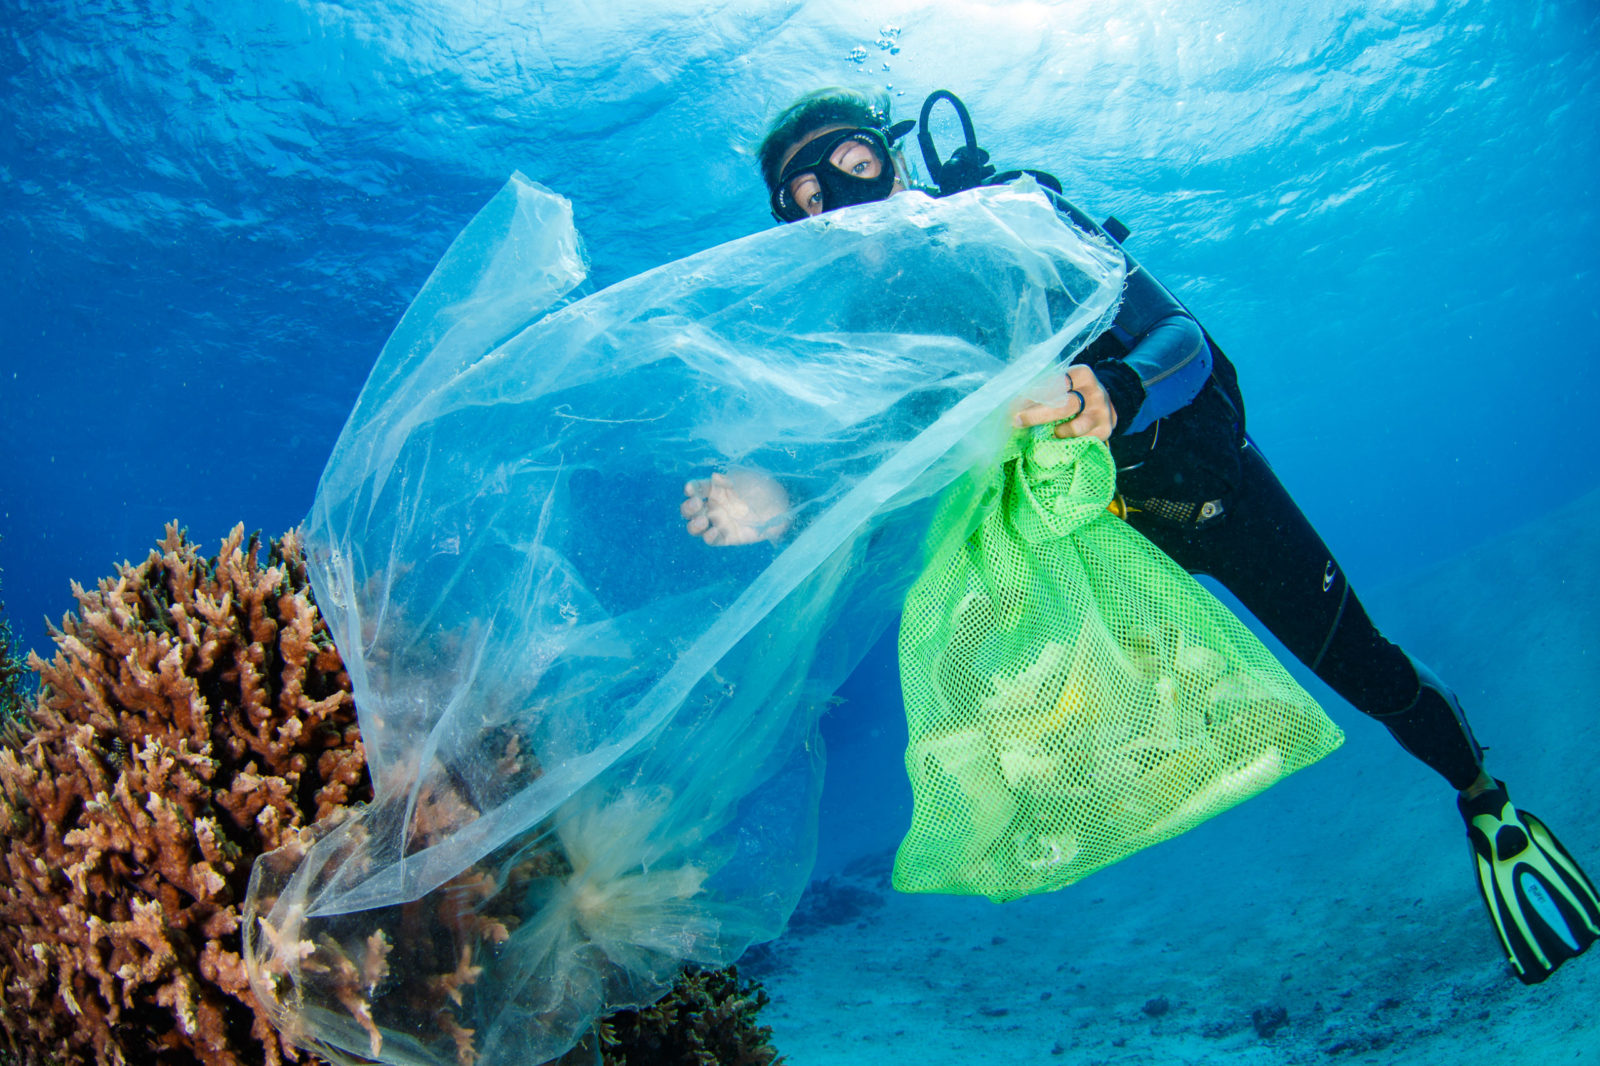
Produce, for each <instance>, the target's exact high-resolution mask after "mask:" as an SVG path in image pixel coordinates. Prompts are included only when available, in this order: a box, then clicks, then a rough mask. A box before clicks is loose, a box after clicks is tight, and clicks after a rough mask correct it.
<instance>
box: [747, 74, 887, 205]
mask: <svg viewBox="0 0 1600 1066" xmlns="http://www.w3.org/2000/svg"><path fill="white" fill-rule="evenodd" d="M824 126H861V127H865V128H867V129H879V130H881V129H887V128H888V126H889V96H888V94H887V93H870V92H864V91H862V90H860V89H840V88H828V89H817V90H815V91H813V92H809V93H806V94H805V95H804V96H802V97H800V98H799V99H798V100H796V101H795V102H794V103H792V104H790V105H789V106H788V107H786V108H784V109H783V110H782V111H781V112H779V114H778V117H777V118H775V119H773V120H772V125H771V126H769V127H768V128H767V135H766V136H765V137H763V138H762V139H761V147H760V149H759V150H758V151H757V159H758V160H759V162H760V164H761V178H762V181H764V182H765V183H766V186H767V188H768V189H771V188H772V187H773V186H774V185H776V184H777V181H778V169H779V164H781V163H782V162H783V156H784V153H786V152H787V151H788V150H789V149H790V148H792V147H794V144H795V142H796V141H798V140H800V139H801V138H802V137H804V136H805V135H806V134H808V133H810V132H812V131H813V130H818V129H821V128H822V127H824Z"/></svg>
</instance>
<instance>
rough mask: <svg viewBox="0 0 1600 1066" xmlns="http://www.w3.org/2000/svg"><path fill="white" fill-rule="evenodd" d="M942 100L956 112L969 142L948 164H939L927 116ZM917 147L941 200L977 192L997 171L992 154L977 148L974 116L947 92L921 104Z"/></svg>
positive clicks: (934, 95)
mask: <svg viewBox="0 0 1600 1066" xmlns="http://www.w3.org/2000/svg"><path fill="white" fill-rule="evenodd" d="M940 100H948V101H949V102H950V106H951V107H953V108H955V109H956V117H957V118H959V119H960V120H961V133H962V135H963V136H964V137H965V138H966V142H967V143H965V144H963V145H962V146H961V147H960V148H957V149H956V150H955V151H954V152H952V153H951V154H950V158H949V159H948V160H940V158H939V149H938V148H937V147H935V146H934V143H933V132H932V131H931V130H929V129H928V116H929V115H931V114H932V113H933V107H934V105H935V104H937V103H938V102H939V101H940ZM917 143H918V144H920V145H921V146H922V161H923V162H924V163H925V164H927V167H928V177H929V178H931V179H932V180H933V183H934V184H935V185H937V186H939V195H940V196H950V195H953V194H955V193H958V192H964V191H966V190H967V189H975V188H977V187H978V186H979V185H982V184H983V183H984V181H985V179H987V178H989V177H991V176H993V174H994V167H992V166H990V165H989V153H988V152H985V151H984V150H983V149H982V148H979V147H978V134H977V132H976V131H974V130H973V128H972V115H971V114H969V113H968V112H967V105H966V104H963V103H962V102H961V100H960V99H959V98H958V97H957V96H956V94H955V93H953V92H951V91H950V90H948V89H940V90H938V91H937V92H933V93H930V94H928V98H927V99H926V100H924V101H923V102H922V117H921V119H919V120H918V122H917Z"/></svg>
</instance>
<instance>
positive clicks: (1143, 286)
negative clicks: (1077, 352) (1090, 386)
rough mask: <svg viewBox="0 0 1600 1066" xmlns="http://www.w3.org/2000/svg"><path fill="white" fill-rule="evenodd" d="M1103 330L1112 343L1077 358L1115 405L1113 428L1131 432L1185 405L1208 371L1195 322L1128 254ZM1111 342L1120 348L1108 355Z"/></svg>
mask: <svg viewBox="0 0 1600 1066" xmlns="http://www.w3.org/2000/svg"><path fill="white" fill-rule="evenodd" d="M1109 332H1110V334H1111V335H1112V337H1113V338H1114V339H1115V341H1116V342H1117V344H1116V345H1115V346H1114V347H1113V346H1111V345H1103V344H1102V345H1096V346H1095V347H1094V349H1093V350H1092V352H1086V353H1085V355H1086V356H1087V358H1085V359H1084V360H1083V361H1084V362H1088V363H1089V364H1090V365H1092V366H1094V368H1095V376H1096V377H1098V378H1100V379H1101V384H1102V385H1103V386H1105V389H1106V393H1107V395H1108V396H1109V397H1110V399H1111V403H1112V406H1113V407H1115V408H1116V411H1117V430H1116V431H1117V433H1119V434H1122V433H1137V432H1139V431H1140V430H1142V429H1144V428H1145V427H1147V426H1149V425H1150V423H1152V422H1154V421H1155V420H1156V419H1158V418H1165V417H1166V416H1167V415H1170V414H1172V413H1173V412H1174V411H1176V410H1178V409H1179V408H1180V407H1184V406H1186V405H1187V404H1189V403H1190V402H1192V401H1193V400H1194V398H1195V397H1196V396H1198V395H1200V390H1201V389H1202V388H1204V387H1205V383H1206V379H1207V378H1209V377H1210V376H1211V346H1210V345H1209V344H1207V343H1206V337H1205V333H1204V331H1202V330H1201V329H1200V323H1198V322H1196V321H1195V320H1194V318H1193V317H1191V316H1190V314H1189V313H1188V312H1187V311H1185V310H1184V309H1183V307H1182V305H1180V304H1179V303H1178V301H1177V300H1175V299H1174V298H1173V297H1172V294H1171V293H1169V292H1167V290H1166V288H1165V287H1164V286H1162V285H1161V283H1160V282H1158V281H1156V280H1155V279H1154V278H1152V277H1151V276H1150V275H1149V273H1148V272H1147V271H1145V269H1144V268H1143V267H1141V266H1139V265H1138V264H1137V263H1136V262H1134V261H1133V259H1132V258H1131V257H1130V258H1129V259H1128V285H1127V290H1126V291H1125V293H1124V294H1123V299H1122V307H1121V308H1120V309H1119V310H1118V311H1117V318H1116V321H1115V322H1114V323H1113V324H1112V327H1111V330H1110V331H1109ZM1115 348H1120V349H1121V350H1122V354H1121V355H1120V356H1118V357H1116V358H1108V356H1110V355H1111V354H1112V352H1113V351H1114V350H1115ZM1097 357H1098V358H1097Z"/></svg>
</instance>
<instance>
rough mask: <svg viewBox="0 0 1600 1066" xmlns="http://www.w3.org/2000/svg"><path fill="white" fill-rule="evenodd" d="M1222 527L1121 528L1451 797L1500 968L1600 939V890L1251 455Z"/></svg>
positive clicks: (1539, 967) (1146, 522) (1139, 520)
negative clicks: (1241, 617)
mask: <svg viewBox="0 0 1600 1066" xmlns="http://www.w3.org/2000/svg"><path fill="white" fill-rule="evenodd" d="M1242 459H1243V471H1244V476H1243V479H1242V482H1241V485H1240V488H1239V490H1238V491H1237V492H1236V493H1235V494H1234V496H1233V498H1231V499H1229V500H1228V501H1226V504H1227V512H1226V515H1225V517H1223V518H1222V519H1221V520H1220V521H1216V522H1214V523H1213V524H1212V525H1210V526H1207V527H1205V528H1201V529H1189V530H1181V529H1175V528H1173V527H1170V526H1161V525H1159V524H1157V523H1155V522H1154V521H1153V520H1151V519H1149V518H1148V517H1145V516H1140V515H1132V516H1130V521H1132V522H1133V523H1134V525H1135V526H1136V528H1138V529H1139V530H1140V532H1143V533H1144V534H1145V535H1146V536H1148V537H1149V538H1150V539H1151V540H1152V541H1154V542H1155V544H1156V545H1157V546H1158V547H1160V548H1161V549H1162V550H1163V551H1165V552H1166V553H1167V554H1168V555H1170V556H1172V558H1173V559H1175V560H1176V561H1177V562H1178V564H1179V565H1181V566H1183V567H1184V568H1185V569H1187V570H1189V571H1190V572H1192V573H1208V574H1210V575H1212V576H1213V577H1215V578H1216V579H1217V580H1218V581H1220V582H1222V584H1223V585H1225V586H1226V587H1227V588H1229V589H1231V590H1232V591H1233V593H1234V595H1236V596H1238V597H1239V600H1240V602H1241V603H1243V604H1244V605H1245V606H1246V607H1248V608H1249V609H1250V610H1251V611H1252V612H1253V613H1254V614H1255V615H1256V617H1257V618H1259V619H1260V620H1261V622H1262V623H1263V624H1264V625H1265V626H1266V627H1267V628H1268V629H1269V630H1271V631H1272V632H1273V633H1274V634H1275V635H1276V636H1277V637H1278V639H1279V640H1281V641H1283V643H1284V645H1285V646H1286V647H1287V648H1288V649H1289V650H1290V651H1291V652H1292V653H1294V655H1295V657H1296V658H1298V659H1299V660H1300V661H1301V662H1303V663H1305V664H1306V665H1308V666H1310V667H1311V669H1312V670H1313V671H1315V672H1316V674H1317V676H1318V677H1320V678H1322V679H1323V680H1324V681H1326V682H1327V683H1328V684H1329V686H1330V687H1332V688H1333V689H1334V691H1336V692H1338V693H1339V694H1340V695H1341V696H1343V697H1344V698H1345V699H1347V700H1349V701H1350V702H1351V703H1352V704H1354V705H1355V706H1356V707H1357V708H1358V709H1360V710H1362V711H1365V712H1366V713H1367V714H1369V715H1371V716H1372V717H1373V718H1376V719H1377V720H1378V721H1380V722H1382V723H1383V724H1384V725H1385V726H1387V727H1388V729H1389V731H1390V732H1391V733H1393V734H1394V736H1395V738H1396V739H1397V740H1399V741H1400V744H1401V745H1402V746H1403V747H1404V748H1405V749H1406V750H1407V751H1409V752H1411V753H1412V754H1413V755H1415V756H1416V757H1417V758H1419V759H1421V760H1422V761H1423V762H1424V763H1426V764H1427V765H1429V766H1431V767H1432V768H1433V769H1435V770H1437V771H1438V772H1439V773H1440V774H1441V775H1443V776H1444V777H1445V778H1446V779H1447V780H1448V781H1449V782H1450V783H1451V784H1452V785H1454V786H1455V787H1456V788H1457V789H1458V790H1459V791H1460V795H1459V797H1458V798H1457V801H1456V805H1457V807H1458V809H1459V810H1460V812H1461V817H1462V819H1463V821H1465V822H1466V824H1467V836H1468V839H1469V841H1470V842H1471V845H1472V855H1473V861H1474V865H1475V869H1476V872H1477V876H1478V890H1479V893H1480V894H1481V895H1482V897H1483V900H1484V903H1485V904H1486V905H1487V907H1488V911H1489V916H1490V919H1491V920H1492V922H1493V925H1494V929H1495V932H1496V934H1497V935H1498V936H1499V937H1500V941H1501V944H1502V945H1503V946H1504V948H1505V951H1506V958H1507V960H1508V961H1509V962H1510V963H1511V966H1512V967H1513V969H1514V970H1515V971H1516V973H1517V976H1518V977H1520V978H1521V979H1522V980H1523V981H1525V982H1527V983H1529V984H1532V983H1535V982H1538V981H1543V980H1544V979H1545V978H1547V977H1549V976H1550V974H1552V973H1553V972H1555V970H1556V968H1557V967H1559V966H1560V965H1561V964H1562V963H1563V962H1565V961H1566V960H1568V959H1571V958H1574V957H1576V956H1577V955H1580V954H1582V953H1583V952H1584V951H1585V950H1587V949H1588V948H1589V947H1590V946H1591V945H1592V944H1594V943H1595V942H1596V941H1597V940H1600V892H1597V891H1596V889H1595V886H1594V884H1593V882H1591V881H1590V880H1589V879H1588V877H1587V876H1586V875H1585V874H1584V872H1583V870H1582V868H1581V867H1579V865H1578V864H1577V862H1576V861H1575V860H1574V859H1573V858H1572V856H1571V855H1570V854H1568V852H1567V851H1566V850H1565V849H1564V848H1562V846H1561V844H1560V842H1559V841H1557V840H1556V838H1555V834H1553V833H1551V832H1550V830H1549V828H1548V827H1547V826H1545V824H1544V823H1543V822H1542V821H1540V820H1539V819H1538V818H1537V817H1535V816H1534V815H1532V814H1529V813H1528V812H1527V811H1522V810H1518V809H1517V808H1516V807H1515V806H1513V805H1512V803H1511V800H1510V797H1509V796H1508V795H1507V794H1506V788H1505V785H1504V783H1502V782H1499V781H1495V780H1493V779H1491V778H1490V777H1489V776H1488V775H1487V774H1485V773H1484V772H1483V763H1482V758H1483V752H1482V749H1481V748H1479V747H1478V743H1477V741H1476V740H1475V739H1474V738H1473V736H1472V730H1471V729H1470V728H1469V727H1468V726H1467V721H1466V718H1465V716H1463V715H1462V713H1461V706H1460V704H1459V703H1458V702H1457V701H1456V698H1455V696H1454V694H1452V693H1451V692H1450V690H1449V689H1448V688H1446V687H1445V686H1444V684H1443V683H1441V682H1440V681H1439V679H1438V678H1436V677H1435V676H1434V675H1433V673H1432V672H1431V671H1429V670H1428V668H1427V667H1425V666H1423V665H1422V664H1421V663H1417V662H1415V661H1414V660H1412V659H1410V658H1409V657H1408V656H1407V655H1406V654H1405V653H1404V652H1403V651H1401V650H1400V649H1399V648H1398V647H1397V646H1395V645H1394V644H1392V643H1390V642H1389V641H1388V640H1385V639H1384V637H1383V635H1382V634H1380V633H1379V632H1378V631H1377V629H1376V628H1375V627H1374V626H1373V624H1372V621H1371V620H1370V619H1369V618H1368V617H1367V612H1366V610H1365V608H1363V607H1362V606H1361V601H1360V600H1359V599H1357V598H1356V595H1355V593H1354V592H1353V591H1352V590H1351V589H1350V588H1349V586H1348V585H1347V584H1346V582H1345V579H1344V573H1343V571H1341V570H1340V569H1339V566H1338V563H1337V562H1335V561H1334V558H1333V555H1332V553H1330V552H1329V551H1328V549H1327V546H1326V545H1325V544H1323V542H1322V538H1321V537H1320V536H1318V535H1317V532H1316V530H1315V529H1313V528H1312V526H1311V523H1310V521H1308V520H1307V519H1306V517H1305V515H1303V514H1302V513H1301V512H1300V508H1299V507H1298V506H1296V505H1295V502H1294V500H1292V499H1291V498H1290V497H1289V494H1288V492H1287V491H1285V490H1284V488H1283V485H1282V484H1281V483H1280V482H1279V481H1278V479H1277V476H1276V475H1275V474H1273V472H1272V469H1271V467H1269V466H1268V465H1267V463H1266V460H1265V459H1263V458H1262V457H1261V455H1260V454H1259V453H1258V452H1257V451H1256V449H1255V447H1254V446H1253V445H1251V446H1247V447H1246V448H1245V450H1244V454H1243V456H1242Z"/></svg>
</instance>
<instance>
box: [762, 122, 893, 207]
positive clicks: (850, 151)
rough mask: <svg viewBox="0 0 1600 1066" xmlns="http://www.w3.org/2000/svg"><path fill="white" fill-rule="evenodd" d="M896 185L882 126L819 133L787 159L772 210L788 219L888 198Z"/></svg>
mask: <svg viewBox="0 0 1600 1066" xmlns="http://www.w3.org/2000/svg"><path fill="white" fill-rule="evenodd" d="M893 187H894V167H893V166H891V165H890V163H889V146H888V144H887V143H886V142H885V140H884V137H883V134H882V132H881V131H879V130H869V129H853V130H844V131H842V132H840V133H838V134H835V135H833V136H824V137H818V138H817V139H816V140H814V141H812V142H811V143H810V144H807V145H805V146H804V147H803V148H801V149H800V151H799V152H797V153H796V154H795V157H794V158H793V159H791V160H790V161H789V165H788V166H787V167H785V168H784V171H783V175H782V176H781V177H780V178H779V179H778V185H777V188H775V189H773V190H772V213H773V215H774V216H776V217H777V218H778V219H780V220H781V221H784V222H797V221H799V220H800V219H802V218H806V217H808V216H811V215H819V214H821V213H822V212H824V211H832V210H834V209H836V208H840V207H848V206H850V205H852V204H864V203H870V202H872V201H874V200H882V199H884V198H886V197H887V196H888V195H889V193H890V191H891V190H892V189H893Z"/></svg>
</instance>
